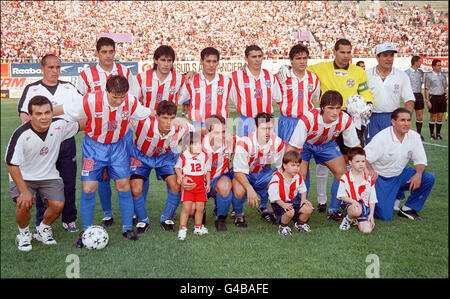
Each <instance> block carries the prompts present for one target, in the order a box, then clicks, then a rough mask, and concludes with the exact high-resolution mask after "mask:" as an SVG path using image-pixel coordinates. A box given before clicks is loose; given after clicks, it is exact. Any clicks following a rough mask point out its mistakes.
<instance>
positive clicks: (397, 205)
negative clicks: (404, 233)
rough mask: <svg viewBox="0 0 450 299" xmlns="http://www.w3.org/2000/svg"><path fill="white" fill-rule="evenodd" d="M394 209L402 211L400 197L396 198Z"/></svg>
mask: <svg viewBox="0 0 450 299" xmlns="http://www.w3.org/2000/svg"><path fill="white" fill-rule="evenodd" d="M394 211H400V199H396V200H395V202H394Z"/></svg>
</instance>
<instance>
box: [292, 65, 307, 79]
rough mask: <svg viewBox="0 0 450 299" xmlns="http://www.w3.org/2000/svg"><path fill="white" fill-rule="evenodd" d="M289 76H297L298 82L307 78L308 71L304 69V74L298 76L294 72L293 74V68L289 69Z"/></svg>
mask: <svg viewBox="0 0 450 299" xmlns="http://www.w3.org/2000/svg"><path fill="white" fill-rule="evenodd" d="M290 76H291V77H292V78H297V79H298V80H299V81H300V82H301V81H303V80H307V79H308V72H307V71H306V70H305V74H304V75H303V77H302V78H298V77H297V76H296V75H295V74H294V69H292V68H291V69H290Z"/></svg>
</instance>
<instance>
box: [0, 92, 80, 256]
mask: <svg viewBox="0 0 450 299" xmlns="http://www.w3.org/2000/svg"><path fill="white" fill-rule="evenodd" d="M27 107H28V114H27V116H28V117H29V119H30V121H28V122H26V123H24V124H22V125H21V126H20V127H19V128H17V129H16V130H15V131H14V133H13V135H12V136H11V139H10V141H9V143H8V147H7V149H6V157H5V161H6V164H7V167H8V172H9V174H10V180H11V182H10V188H9V192H10V194H11V197H12V198H13V200H14V201H15V202H16V203H17V207H16V221H17V224H18V226H19V234H18V235H17V237H16V242H17V243H18V249H19V250H21V251H30V250H31V248H32V246H31V233H30V230H29V227H28V226H29V223H30V218H31V215H30V210H31V208H32V206H33V202H34V198H33V194H34V193H38V194H39V195H40V197H41V199H42V200H43V201H45V203H46V204H47V205H48V207H47V209H46V210H45V213H44V215H43V220H42V221H41V222H40V223H39V225H38V224H37V225H36V231H35V234H34V238H35V239H36V240H38V241H41V242H43V243H44V244H56V241H55V239H54V238H53V234H52V228H51V225H52V223H53V222H54V221H55V220H56V219H57V218H58V217H59V215H60V214H61V212H62V210H63V207H64V184H63V182H62V179H61V178H60V176H59V173H58V170H57V169H56V161H57V159H58V155H59V152H60V145H61V142H62V141H64V140H65V139H67V138H70V137H72V136H74V135H75V134H76V133H77V132H78V129H79V126H78V124H77V123H73V122H72V123H71V122H67V121H65V120H64V119H61V118H52V116H53V108H52V104H51V102H50V100H49V99H47V98H46V97H44V96H34V97H33V98H32V99H30V101H29V103H28V105H27Z"/></svg>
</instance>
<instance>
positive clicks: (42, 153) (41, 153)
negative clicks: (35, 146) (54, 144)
mask: <svg viewBox="0 0 450 299" xmlns="http://www.w3.org/2000/svg"><path fill="white" fill-rule="evenodd" d="M47 154H48V147H46V146H44V147H43V148H41V151H40V153H39V155H41V156H44V155H47Z"/></svg>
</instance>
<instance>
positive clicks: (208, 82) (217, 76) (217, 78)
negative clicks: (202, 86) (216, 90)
mask: <svg viewBox="0 0 450 299" xmlns="http://www.w3.org/2000/svg"><path fill="white" fill-rule="evenodd" d="M200 79H201V80H205V82H206V84H207V85H209V84H212V83H214V82H216V81H218V80H219V74H217V73H216V75H215V76H214V79H213V80H212V81H208V79H206V78H205V76H204V75H203V72H200Z"/></svg>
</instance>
